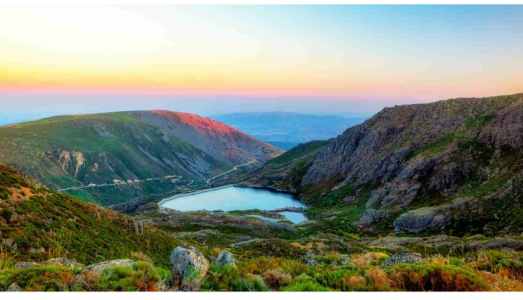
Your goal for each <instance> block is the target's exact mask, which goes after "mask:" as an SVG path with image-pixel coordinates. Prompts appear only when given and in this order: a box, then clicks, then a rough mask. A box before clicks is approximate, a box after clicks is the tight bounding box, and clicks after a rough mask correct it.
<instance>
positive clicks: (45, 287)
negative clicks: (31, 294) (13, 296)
mask: <svg viewBox="0 0 523 300" xmlns="http://www.w3.org/2000/svg"><path fill="white" fill-rule="evenodd" d="M11 280H12V281H13V282H16V284H18V286H20V287H21V288H22V289H23V290H25V291H68V290H70V289H71V288H72V287H73V286H75V283H76V280H75V279H74V274H73V273H72V271H71V270H70V269H69V268H66V267H57V266H41V267H32V268H27V269H22V270H18V271H17V272H16V273H13V274H12V278H11Z"/></svg>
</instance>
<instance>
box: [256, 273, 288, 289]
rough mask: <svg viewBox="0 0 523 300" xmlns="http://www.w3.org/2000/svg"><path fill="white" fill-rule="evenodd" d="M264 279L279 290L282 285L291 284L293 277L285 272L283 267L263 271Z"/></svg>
mask: <svg viewBox="0 0 523 300" xmlns="http://www.w3.org/2000/svg"><path fill="white" fill-rule="evenodd" d="M263 281H264V282H265V283H266V284H267V285H268V286H270V287H271V288H273V289H275V290H277V289H279V288H280V287H282V286H287V285H289V284H290V283H291V281H292V277H291V275H289V274H288V273H285V272H284V271H283V269H281V268H277V269H273V270H269V271H266V272H265V273H263Z"/></svg>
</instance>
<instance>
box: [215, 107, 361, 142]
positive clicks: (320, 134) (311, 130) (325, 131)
mask: <svg viewBox="0 0 523 300" xmlns="http://www.w3.org/2000/svg"><path fill="white" fill-rule="evenodd" d="M209 118H211V119H213V120H217V121H220V122H222V123H225V124H228V125H230V126H232V127H234V128H237V129H238V130H241V131H243V132H245V133H247V134H248V135H251V136H253V137H255V138H257V139H260V140H262V141H265V142H267V143H270V144H272V145H274V146H276V147H279V148H281V149H284V150H289V149H291V148H293V147H295V146H297V145H298V144H300V143H305V142H310V141H313V140H328V139H330V138H334V137H336V136H338V135H340V134H341V133H343V131H345V130H346V129H347V128H349V127H352V126H354V125H358V124H361V123H362V122H363V121H365V120H366V119H367V118H345V117H340V116H329V115H324V116H318V115H306V114H298V113H290V112H264V113H234V114H225V115H214V116H210V117H209Z"/></svg>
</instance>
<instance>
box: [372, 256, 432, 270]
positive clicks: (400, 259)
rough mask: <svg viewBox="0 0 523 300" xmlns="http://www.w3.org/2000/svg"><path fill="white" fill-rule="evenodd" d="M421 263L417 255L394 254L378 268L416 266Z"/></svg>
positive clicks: (421, 259)
mask: <svg viewBox="0 0 523 300" xmlns="http://www.w3.org/2000/svg"><path fill="white" fill-rule="evenodd" d="M422 261H423V258H421V254H419V253H396V254H393V255H391V256H389V257H387V259H386V260H385V261H384V262H383V264H382V265H381V266H380V268H382V269H385V268H390V267H392V266H394V265H397V264H418V263H421V262H422Z"/></svg>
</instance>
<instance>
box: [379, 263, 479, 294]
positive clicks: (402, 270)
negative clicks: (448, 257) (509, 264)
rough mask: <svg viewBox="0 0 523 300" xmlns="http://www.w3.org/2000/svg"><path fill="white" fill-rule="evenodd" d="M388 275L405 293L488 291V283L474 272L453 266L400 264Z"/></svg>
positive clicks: (390, 270)
mask: <svg viewBox="0 0 523 300" xmlns="http://www.w3.org/2000/svg"><path fill="white" fill-rule="evenodd" d="M386 272H387V274H388V276H389V278H390V279H391V280H392V281H393V282H394V285H395V287H396V288H397V289H400V290H404V291H486V290H489V288H488V286H487V284H486V282H485V281H484V280H483V279H481V278H479V277H478V276H477V275H476V274H475V273H473V272H472V271H468V270H465V269H463V268H461V267H457V266H453V265H438V264H434V263H430V264H413V265H409V264H399V265H395V266H393V267H392V268H390V269H388V270H387V271H386Z"/></svg>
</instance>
